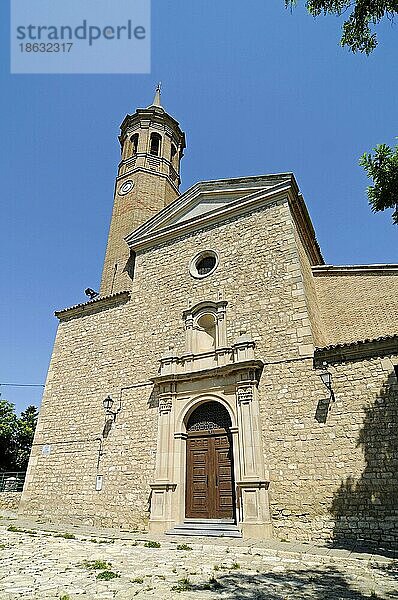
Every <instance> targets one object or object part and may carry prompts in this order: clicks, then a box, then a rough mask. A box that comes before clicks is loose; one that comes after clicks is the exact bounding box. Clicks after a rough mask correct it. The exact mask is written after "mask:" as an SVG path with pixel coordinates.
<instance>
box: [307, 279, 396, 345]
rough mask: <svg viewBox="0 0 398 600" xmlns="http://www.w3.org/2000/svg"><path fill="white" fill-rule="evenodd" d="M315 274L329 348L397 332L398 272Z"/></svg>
mask: <svg viewBox="0 0 398 600" xmlns="http://www.w3.org/2000/svg"><path fill="white" fill-rule="evenodd" d="M314 274H315V277H314V280H315V285H316V291H317V296H318V302H319V308H320V312H321V315H322V319H323V324H324V327H325V333H326V337H327V344H336V343H341V342H350V341H356V340H361V339H367V338H369V339H372V338H377V337H380V336H383V335H391V334H394V333H396V332H397V321H398V304H397V297H398V269H396V271H395V273H394V274H391V272H388V271H387V272H385V271H383V270H380V272H379V273H374V274H368V273H367V272H366V271H365V272H363V274H357V275H353V274H352V275H351V274H349V273H346V274H338V273H335V274H333V273H330V274H317V273H314Z"/></svg>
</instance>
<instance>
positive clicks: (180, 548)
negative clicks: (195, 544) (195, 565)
mask: <svg viewBox="0 0 398 600" xmlns="http://www.w3.org/2000/svg"><path fill="white" fill-rule="evenodd" d="M177 550H192V548H191V546H187V544H178V546H177Z"/></svg>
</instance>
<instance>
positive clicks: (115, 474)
mask: <svg viewBox="0 0 398 600" xmlns="http://www.w3.org/2000/svg"><path fill="white" fill-rule="evenodd" d="M206 248H213V249H215V250H216V251H217V252H218V253H219V257H220V263H219V266H218V268H217V270H216V271H215V273H214V274H213V275H211V276H210V277H208V278H205V279H203V280H197V279H193V278H192V277H191V276H190V275H189V263H190V260H191V259H192V257H193V256H195V255H196V254H197V252H198V251H199V250H200V249H206ZM298 268H299V259H298V256H297V251H296V247H295V241H294V232H293V227H292V222H291V217H290V213H289V209H288V206H287V202H284V203H280V204H275V205H274V206H272V207H270V208H268V209H267V210H263V211H259V212H256V213H253V214H251V215H248V216H245V217H241V218H235V219H233V220H231V221H229V222H225V223H223V224H221V225H219V226H217V227H216V226H213V227H210V228H208V229H206V230H202V231H199V232H196V233H194V234H192V235H190V236H188V237H185V238H181V239H178V240H176V241H172V242H168V243H166V244H164V245H162V246H159V247H155V248H153V249H151V250H148V251H145V252H141V253H138V255H137V261H136V269H135V277H134V281H133V285H132V298H131V300H130V301H129V302H128V303H127V304H125V305H122V306H118V307H115V308H111V309H108V310H102V311H101V310H100V311H98V312H97V313H96V314H92V315H86V316H82V317H80V318H72V319H70V320H68V321H65V322H62V323H61V324H60V326H59V329H58V333H57V338H56V342H55V347H54V353H53V357H52V360H51V365H50V369H49V374H48V380H47V385H46V390H45V394H44V398H43V404H42V408H41V411H40V419H39V424H38V428H37V432H36V436H35V440H34V447H33V452H32V457H31V461H30V465H29V469H28V485H27V490H26V493H25V495H24V498H23V503H22V508H21V510H22V511H25V512H35V513H40V514H42V515H45V516H46V517H47V518H48V517H52V518H54V519H55V518H56V519H61V518H62V519H64V520H65V519H67V518H69V519H73V520H74V521H77V520H78V521H80V522H86V523H91V522H94V521H95V522H98V523H101V524H120V525H122V526H123V525H126V524H129V525H130V526H131V525H136V526H142V525H143V524H144V523H145V519H146V518H147V515H148V513H147V508H148V494H149V485H148V484H149V481H151V480H153V475H154V459H155V457H154V451H155V449H156V433H157V432H156V427H157V409H156V407H155V406H153V403H152V401H150V400H149V398H150V395H151V391H152V389H151V387H150V386H143V387H138V388H134V389H133V390H132V391H131V390H130V391H129V392H127V391H126V392H124V395H123V410H122V411H121V412H120V414H119V415H118V416H117V420H116V423H115V424H114V425H113V427H112V429H111V431H110V432H109V435H108V437H107V438H106V440H105V443H104V452H105V454H104V455H103V456H102V457H101V463H100V468H99V470H98V473H99V474H102V475H104V484H103V490H102V491H101V492H96V491H95V476H96V474H97V468H96V465H97V460H98V447H99V441H98V439H97V438H99V437H101V431H102V427H103V420H104V415H103V410H102V400H103V399H104V398H105V396H106V395H107V394H109V393H110V394H111V395H112V397H113V398H114V400H115V406H116V405H117V399H118V398H119V394H120V389H121V388H122V387H126V386H131V385H135V384H139V383H140V382H141V383H142V382H146V381H148V378H149V377H150V376H153V375H155V374H156V373H157V371H158V360H159V358H160V356H161V354H162V353H163V352H164V350H165V349H166V348H167V347H168V345H169V344H170V343H171V342H173V343H174V344H175V347H176V351H177V352H178V353H180V354H182V353H183V352H184V349H185V339H184V331H183V320H182V312H183V310H185V309H186V308H187V307H188V304H189V302H191V303H192V304H194V303H196V302H199V301H202V300H217V299H219V297H220V296H223V297H224V299H225V300H227V301H228V309H227V328H228V343H229V344H231V343H232V342H233V341H234V340H235V339H236V338H237V337H238V335H239V331H240V327H241V325H245V326H246V327H247V328H248V330H249V331H251V333H252V335H253V337H254V339H255V340H256V342H257V347H258V354H259V356H264V357H268V358H269V359H272V358H277V359H278V358H279V359H280V358H281V356H282V355H283V356H284V357H289V358H297V357H299V356H303V355H306V354H308V353H311V352H312V347H313V346H312V337H311V335H310V332H309V330H308V324H307V321H308V317H307V314H306V313H305V312H303V307H304V306H305V300H304V290H303V284H302V280H301V277H300V276H299V275H297V270H298ZM133 392H134V396H133ZM130 394H131V396H130ZM148 403H149V404H148ZM45 444H49V445H51V453H50V455H49V456H44V455H43V454H42V446H43V445H45ZM115 490H116V491H117V497H116V498H115ZM109 507H111V510H110V509H109ZM108 513H110V515H109V516H106V515H107V514H108Z"/></svg>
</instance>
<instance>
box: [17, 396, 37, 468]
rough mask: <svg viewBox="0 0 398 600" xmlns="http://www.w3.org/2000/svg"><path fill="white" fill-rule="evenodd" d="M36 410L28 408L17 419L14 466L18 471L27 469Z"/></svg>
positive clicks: (35, 421) (32, 407)
mask: <svg viewBox="0 0 398 600" xmlns="http://www.w3.org/2000/svg"><path fill="white" fill-rule="evenodd" d="M37 417H38V410H37V408H36V406H33V405H31V406H28V408H27V409H26V410H24V411H23V412H22V413H21V416H20V417H19V419H17V428H16V443H15V466H16V467H17V470H18V471H25V470H26V469H27V467H28V461H29V455H30V450H31V448H32V443H33V436H34V434H35V429H36V424H37Z"/></svg>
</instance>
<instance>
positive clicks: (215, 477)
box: [185, 402, 235, 519]
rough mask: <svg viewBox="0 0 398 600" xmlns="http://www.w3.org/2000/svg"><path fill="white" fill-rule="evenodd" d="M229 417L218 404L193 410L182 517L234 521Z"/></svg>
mask: <svg viewBox="0 0 398 600" xmlns="http://www.w3.org/2000/svg"><path fill="white" fill-rule="evenodd" d="M230 428H231V417H230V416H229V413H228V411H227V409H226V408H225V407H224V406H223V405H222V404H220V403H219V402H206V403H205V404H201V405H200V406H198V408H196V409H195V410H194V411H193V412H192V413H191V415H190V417H189V419H188V422H187V462H186V465H187V468H186V497H185V516H186V518H191V519H235V483H234V465H233V448H232V435H231V430H230Z"/></svg>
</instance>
